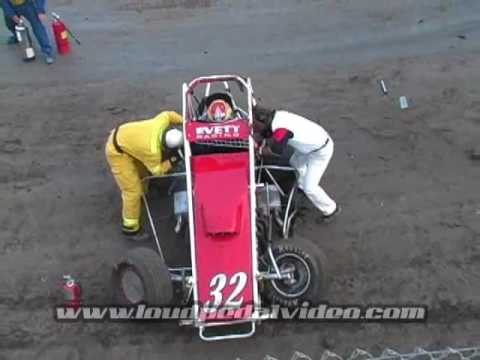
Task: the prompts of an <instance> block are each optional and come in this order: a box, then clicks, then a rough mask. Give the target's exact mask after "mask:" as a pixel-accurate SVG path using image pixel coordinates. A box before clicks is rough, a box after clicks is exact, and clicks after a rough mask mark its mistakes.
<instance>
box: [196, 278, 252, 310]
mask: <svg viewBox="0 0 480 360" xmlns="http://www.w3.org/2000/svg"><path fill="white" fill-rule="evenodd" d="M247 279H248V277H247V274H246V273H244V272H237V273H235V274H233V275H232V276H231V277H229V276H227V275H226V274H224V273H218V274H216V275H215V276H213V277H212V279H211V280H210V300H208V301H207V302H206V303H205V307H204V310H205V311H208V312H213V311H216V310H218V308H219V307H221V306H222V307H227V308H237V307H240V306H241V305H242V303H243V296H242V293H243V290H244V289H245V286H246V285H247ZM225 290H227V291H225ZM229 290H231V292H230V291H229ZM228 293H230V295H228V296H227V297H226V299H225V295H227V294H228Z"/></svg>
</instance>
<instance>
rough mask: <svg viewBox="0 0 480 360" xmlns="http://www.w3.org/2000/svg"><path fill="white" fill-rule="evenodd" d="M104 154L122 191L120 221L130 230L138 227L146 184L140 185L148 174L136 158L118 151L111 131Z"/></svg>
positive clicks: (135, 229)
mask: <svg viewBox="0 0 480 360" xmlns="http://www.w3.org/2000/svg"><path fill="white" fill-rule="evenodd" d="M105 155H106V157H107V161H108V164H109V165H110V169H111V171H112V174H113V176H114V178H115V181H116V182H117V185H118V187H119V188H120V191H121V192H122V221H123V225H124V226H125V227H128V228H130V229H131V231H132V232H133V231H137V230H138V229H140V215H141V206H142V195H143V193H144V191H146V190H147V184H146V183H145V184H144V185H142V180H141V179H142V178H144V177H145V176H147V175H148V170H147V169H146V168H145V166H144V165H143V164H142V163H141V162H140V161H138V160H136V159H134V158H132V157H131V156H129V155H128V154H126V153H119V152H117V150H116V149H115V146H114V145H113V132H112V133H111V134H110V137H109V138H108V141H107V144H106V146H105Z"/></svg>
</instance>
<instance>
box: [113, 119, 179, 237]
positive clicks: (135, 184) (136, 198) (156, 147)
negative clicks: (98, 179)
mask: <svg viewBox="0 0 480 360" xmlns="http://www.w3.org/2000/svg"><path fill="white" fill-rule="evenodd" d="M182 123H183V119H182V117H181V116H180V114H178V113H176V112H174V111H164V112H162V113H160V114H158V115H157V116H155V117H154V118H152V119H148V120H140V121H133V122H129V123H126V124H123V125H120V126H118V127H117V128H116V129H114V130H112V132H111V133H110V136H109V138H108V141H107V144H106V146H105V154H106V157H107V161H108V163H109V165H110V169H111V171H112V174H113V176H114V177H115V180H116V182H117V184H118V187H119V188H120V190H121V192H122V204H123V206H122V232H123V233H124V234H126V235H135V234H137V233H138V232H139V230H140V228H141V222H140V215H141V199H142V195H143V192H144V188H143V186H142V181H141V179H142V178H143V177H145V176H147V175H148V174H149V173H150V174H152V175H162V174H165V173H167V172H168V171H170V170H171V169H172V167H173V165H174V164H175V163H176V162H177V161H178V155H177V154H178V153H177V152H174V150H176V149H178V148H179V147H180V146H182V145H183V133H182V132H181V131H180V130H178V129H177V128H176V125H180V124H182Z"/></svg>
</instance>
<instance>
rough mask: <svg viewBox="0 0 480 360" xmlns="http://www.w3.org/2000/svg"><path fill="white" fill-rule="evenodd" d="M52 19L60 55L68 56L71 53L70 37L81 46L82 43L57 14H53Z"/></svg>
mask: <svg viewBox="0 0 480 360" xmlns="http://www.w3.org/2000/svg"><path fill="white" fill-rule="evenodd" d="M52 17H53V22H52V28H53V34H54V36H55V42H56V43H57V49H58V53H59V54H61V55H66V54H68V53H69V52H70V40H69V37H71V38H72V39H73V40H75V42H76V43H77V44H78V45H81V42H80V40H78V39H77V37H76V36H75V34H74V33H73V32H72V30H70V29H69V28H68V26H67V25H66V24H65V22H64V21H63V20H62V19H61V18H60V16H59V15H58V14H57V13H54V12H52Z"/></svg>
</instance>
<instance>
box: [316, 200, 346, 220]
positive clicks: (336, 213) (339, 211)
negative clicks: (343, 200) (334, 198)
mask: <svg viewBox="0 0 480 360" xmlns="http://www.w3.org/2000/svg"><path fill="white" fill-rule="evenodd" d="M341 212H342V207H341V206H340V205H338V204H337V207H336V208H335V211H334V212H332V213H331V214H329V215H322V217H321V219H320V221H321V222H324V223H329V222H330V221H332V220H333V218H334V217H335V216H336V215H338V214H340V213H341Z"/></svg>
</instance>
